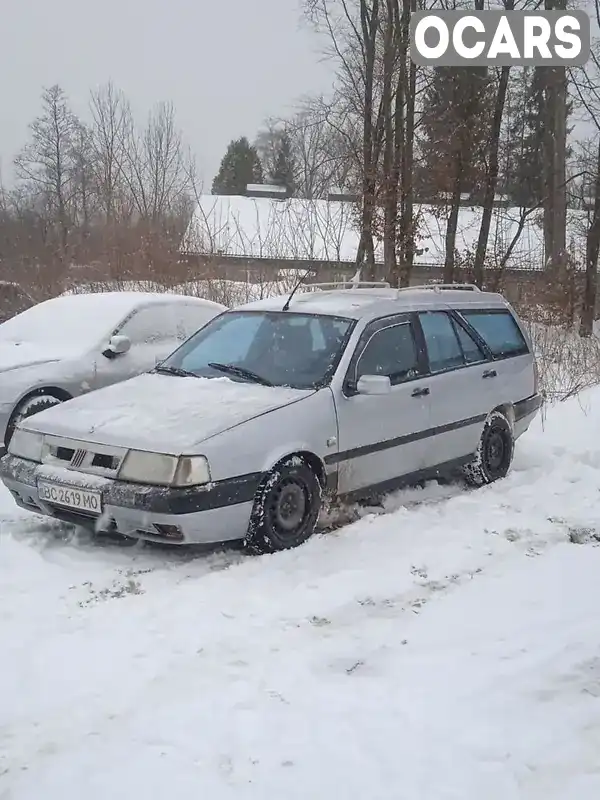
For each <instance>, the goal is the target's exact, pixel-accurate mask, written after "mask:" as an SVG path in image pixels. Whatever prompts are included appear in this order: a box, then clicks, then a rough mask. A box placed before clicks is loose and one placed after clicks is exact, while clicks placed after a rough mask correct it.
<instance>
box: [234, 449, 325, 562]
mask: <svg viewBox="0 0 600 800" xmlns="http://www.w3.org/2000/svg"><path fill="white" fill-rule="evenodd" d="M321 499H322V488H321V484H320V482H319V479H318V478H317V476H316V475H315V473H314V472H313V470H312V469H311V468H310V467H309V466H308V465H307V464H306V463H305V462H304V461H303V460H302V459H301V458H300V457H298V456H296V457H292V458H288V459H286V460H285V461H283V462H282V463H281V464H279V465H278V466H276V467H275V468H274V469H273V471H272V472H270V473H269V475H268V476H267V477H266V479H265V480H264V481H263V483H262V484H261V486H260V488H259V489H258V492H257V494H256V497H255V499H254V506H253V508H252V514H251V517H250V524H249V526H248V532H247V534H246V538H245V540H244V545H245V548H246V550H248V551H249V552H251V553H254V554H256V555H261V554H264V553H276V552H279V551H280V550H289V549H291V548H293V547H298V545H300V544H302V543H303V542H305V541H306V540H307V539H308V538H310V536H312V534H313V533H314V530H315V527H316V525H317V520H318V518H319V512H320V510H321Z"/></svg>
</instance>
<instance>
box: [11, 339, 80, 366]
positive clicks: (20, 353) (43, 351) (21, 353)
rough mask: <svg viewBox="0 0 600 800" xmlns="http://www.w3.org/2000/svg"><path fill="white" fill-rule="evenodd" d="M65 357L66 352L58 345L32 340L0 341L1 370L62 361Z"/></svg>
mask: <svg viewBox="0 0 600 800" xmlns="http://www.w3.org/2000/svg"><path fill="white" fill-rule="evenodd" d="M63 358H66V353H64V352H61V351H60V350H59V349H58V348H56V347H54V348H47V347H44V345H38V344H34V343H32V342H2V341H0V372H10V371H11V370H14V369H22V368H23V367H34V366H36V364H48V363H50V362H52V361H62V359H63Z"/></svg>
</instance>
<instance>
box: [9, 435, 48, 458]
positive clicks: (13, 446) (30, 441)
mask: <svg viewBox="0 0 600 800" xmlns="http://www.w3.org/2000/svg"><path fill="white" fill-rule="evenodd" d="M43 447H44V436H43V434H41V433H33V432H32V431H24V430H22V429H21V428H17V429H16V430H15V432H14V433H13V435H12V437H11V440H10V443H9V445H8V452H9V453H10V454H11V456H16V457H17V458H24V459H26V460H27V461H37V462H38V463H41V461H42V449H43Z"/></svg>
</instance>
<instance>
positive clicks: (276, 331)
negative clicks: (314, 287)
mask: <svg viewBox="0 0 600 800" xmlns="http://www.w3.org/2000/svg"><path fill="white" fill-rule="evenodd" d="M354 324H355V322H354V320H350V319H345V318H342V317H331V316H325V315H316V314H296V313H294V312H291V311H230V312H227V313H225V314H222V315H221V316H219V317H216V318H215V319H214V320H212V321H211V322H209V323H208V325H206V326H205V327H204V328H202V330H200V331H198V333H196V334H195V335H194V336H192V338H191V339H188V341H187V342H185V344H183V345H182V346H181V347H180V348H179V349H178V350H176V351H175V352H174V353H173V354H172V355H171V356H170V357H169V358H168V359H167V360H166V361H164V362H163V363H162V365H161V366H160V368H159V369H160V370H161V371H165V372H170V373H171V374H173V375H176V374H178V373H179V374H190V373H191V374H193V375H197V376H198V377H203V378H216V377H221V378H222V377H223V376H224V375H227V377H230V378H231V379H232V380H240V381H246V382H251V383H263V384H264V385H271V386H290V387H291V388H294V389H313V388H318V387H320V386H323V385H325V384H327V383H328V382H329V380H331V376H332V375H333V373H334V372H335V369H336V367H337V365H338V363H339V360H340V357H341V355H342V353H343V351H344V347H345V346H346V343H347V341H348V338H349V336H350V333H351V331H352V329H353V327H354Z"/></svg>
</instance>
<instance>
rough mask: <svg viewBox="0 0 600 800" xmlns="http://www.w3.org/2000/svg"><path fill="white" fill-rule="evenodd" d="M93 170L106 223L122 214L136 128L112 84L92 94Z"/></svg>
mask: <svg viewBox="0 0 600 800" xmlns="http://www.w3.org/2000/svg"><path fill="white" fill-rule="evenodd" d="M90 110H91V115H92V125H91V130H92V149H93V162H94V163H93V166H94V178H95V183H96V191H97V193H98V202H99V205H100V207H101V209H102V211H103V213H104V216H105V218H106V220H107V221H108V222H109V223H110V222H112V221H114V219H115V217H116V215H117V213H118V212H119V211H123V200H124V167H125V163H126V160H127V142H128V139H129V135H130V131H131V130H132V128H133V123H132V118H131V108H130V106H129V103H128V102H127V100H126V98H125V96H124V95H123V94H122V92H120V91H119V90H118V89H116V88H115V87H114V85H113V84H112V83H108V84H106V85H105V86H103V87H101V88H100V89H98V90H96V91H94V92H92V95H91V101H90Z"/></svg>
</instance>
